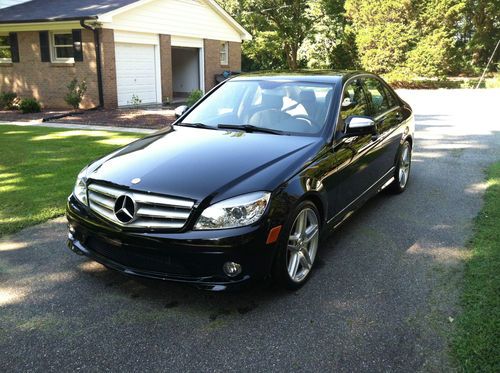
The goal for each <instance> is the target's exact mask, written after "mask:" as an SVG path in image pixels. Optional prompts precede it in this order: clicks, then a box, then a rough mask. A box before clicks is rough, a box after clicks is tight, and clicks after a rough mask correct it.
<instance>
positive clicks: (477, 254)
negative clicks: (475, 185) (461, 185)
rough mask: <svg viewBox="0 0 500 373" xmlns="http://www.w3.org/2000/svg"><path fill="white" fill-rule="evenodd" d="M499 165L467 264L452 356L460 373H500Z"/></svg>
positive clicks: (492, 172) (490, 177) (492, 173)
mask: <svg viewBox="0 0 500 373" xmlns="http://www.w3.org/2000/svg"><path fill="white" fill-rule="evenodd" d="M499 226H500V162H497V163H496V164H494V165H493V166H492V167H491V168H490V171H489V175H488V189H487V190H486V194H485V201H484V206H483V209H482V211H481V212H480V213H479V215H478V217H477V218H476V222H475V226H474V231H475V232H474V237H473V238H472V241H471V243H470V249H471V256H470V258H469V259H468V260H467V262H466V266H465V274H464V285H463V294H462V296H461V305H462V313H461V314H460V316H459V317H458V318H457V329H456V334H455V336H454V339H453V343H452V352H453V354H454V356H455V357H456V359H457V362H458V365H459V368H460V371H463V372H499V371H500V359H499V356H500V230H499V229H498V227H499Z"/></svg>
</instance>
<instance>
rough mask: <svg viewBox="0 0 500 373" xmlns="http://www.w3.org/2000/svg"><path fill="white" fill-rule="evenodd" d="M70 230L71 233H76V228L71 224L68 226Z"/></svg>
mask: <svg viewBox="0 0 500 373" xmlns="http://www.w3.org/2000/svg"><path fill="white" fill-rule="evenodd" d="M68 230H69V231H70V232H71V233H75V227H73V226H72V225H71V224H68Z"/></svg>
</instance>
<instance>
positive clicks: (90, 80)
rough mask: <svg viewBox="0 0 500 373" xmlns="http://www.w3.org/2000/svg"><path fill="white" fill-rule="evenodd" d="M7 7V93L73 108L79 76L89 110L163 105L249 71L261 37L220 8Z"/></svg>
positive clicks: (2, 24) (81, 3)
mask: <svg viewBox="0 0 500 373" xmlns="http://www.w3.org/2000/svg"><path fill="white" fill-rule="evenodd" d="M18 2H20V4H17V5H13V6H9V7H6V8H3V9H0V91H13V92H16V93H17V94H18V96H20V97H35V98H36V99H38V100H39V101H40V102H41V103H42V105H44V106H45V107H50V108H63V107H67V105H66V104H65V102H64V99H63V97H64V95H65V93H66V92H67V88H66V86H67V84H68V83H69V82H70V81H71V80H72V79H73V78H74V77H76V78H78V79H79V80H81V79H85V80H86V81H87V85H88V90H87V94H86V96H85V98H84V102H83V103H82V106H83V107H85V108H90V107H95V106H99V105H101V106H103V107H107V108H113V107H117V106H126V105H129V104H131V102H132V101H131V100H132V97H133V96H136V97H138V98H139V99H140V100H141V101H142V103H143V104H148V103H162V102H165V101H168V100H172V99H173V98H174V97H183V96H186V95H187V94H188V93H189V92H191V91H193V90H195V89H201V90H202V91H204V92H205V91H208V90H209V89H211V88H212V87H213V86H214V85H215V84H216V81H215V75H216V74H220V73H222V72H223V71H226V70H231V71H239V70H240V69H241V43H242V41H243V40H249V39H251V36H250V35H249V34H248V32H247V31H245V30H244V29H243V27H241V26H240V25H239V24H238V23H237V22H236V21H235V20H234V19H233V18H231V16H229V14H227V13H226V12H225V11H224V10H223V9H222V8H221V7H220V6H219V5H218V4H217V3H216V2H215V1H214V0H31V1H25V2H22V3H21V1H18Z"/></svg>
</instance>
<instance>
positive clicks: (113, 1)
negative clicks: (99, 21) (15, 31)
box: [0, 0, 138, 23]
mask: <svg viewBox="0 0 500 373" xmlns="http://www.w3.org/2000/svg"><path fill="white" fill-rule="evenodd" d="M137 1H138V0H31V1H28V2H25V3H21V4H17V5H13V6H10V7H7V8H3V9H0V23H28V22H48V21H70V20H78V19H82V18H85V19H92V18H97V17H98V16H99V15H101V14H105V13H109V12H112V11H114V10H116V9H119V8H122V7H124V6H127V5H130V4H132V3H135V2H137Z"/></svg>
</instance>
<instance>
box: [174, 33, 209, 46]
mask: <svg viewBox="0 0 500 373" xmlns="http://www.w3.org/2000/svg"><path fill="white" fill-rule="evenodd" d="M170 45H171V46H172V47H188V48H203V39H201V38H191V37H188V36H177V35H172V36H171V38H170Z"/></svg>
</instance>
